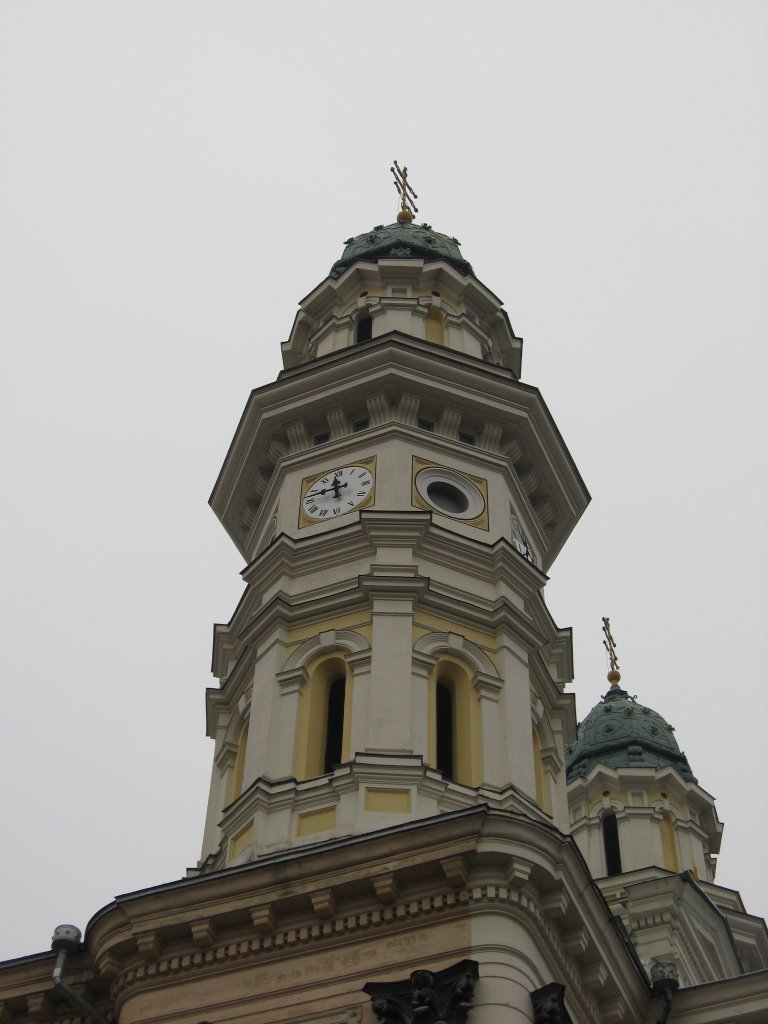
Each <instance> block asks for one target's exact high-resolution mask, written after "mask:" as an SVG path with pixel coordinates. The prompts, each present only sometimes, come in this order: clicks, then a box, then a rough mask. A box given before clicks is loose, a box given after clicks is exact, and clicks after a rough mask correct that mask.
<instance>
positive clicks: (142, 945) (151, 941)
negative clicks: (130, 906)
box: [135, 932, 163, 960]
mask: <svg viewBox="0 0 768 1024" xmlns="http://www.w3.org/2000/svg"><path fill="white" fill-rule="evenodd" d="M135 938H136V948H137V949H138V951H139V956H140V957H142V958H143V959H144V960H156V959H157V958H158V957H159V956H160V951H161V949H162V948H163V944H162V943H161V941H160V936H159V935H158V934H157V932H139V934H138V935H136V936H135Z"/></svg>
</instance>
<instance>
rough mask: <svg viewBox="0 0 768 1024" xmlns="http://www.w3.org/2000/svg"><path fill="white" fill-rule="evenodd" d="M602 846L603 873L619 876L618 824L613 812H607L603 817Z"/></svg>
mask: <svg viewBox="0 0 768 1024" xmlns="http://www.w3.org/2000/svg"><path fill="white" fill-rule="evenodd" d="M603 846H604V847H605V873H606V874H607V875H620V874H621V850H620V849H619V823H618V822H617V820H616V815H615V814H614V813H613V811H608V812H607V813H606V814H604V815H603Z"/></svg>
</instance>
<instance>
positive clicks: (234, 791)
mask: <svg viewBox="0 0 768 1024" xmlns="http://www.w3.org/2000/svg"><path fill="white" fill-rule="evenodd" d="M247 746H248V723H247V722H246V723H245V725H244V726H243V728H242V729H241V730H240V736H239V737H238V740H237V753H236V754H235V769H234V771H233V772H232V786H231V793H230V797H229V799H230V800H236V799H237V797H239V796H240V794H241V793H242V791H243V773H244V771H245V751H246V748H247Z"/></svg>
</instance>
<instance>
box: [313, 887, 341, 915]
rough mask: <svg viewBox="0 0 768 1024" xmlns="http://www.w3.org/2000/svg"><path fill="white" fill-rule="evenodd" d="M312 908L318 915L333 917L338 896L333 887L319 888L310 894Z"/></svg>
mask: <svg viewBox="0 0 768 1024" xmlns="http://www.w3.org/2000/svg"><path fill="white" fill-rule="evenodd" d="M309 898H310V900H311V901H312V909H313V910H314V912H315V913H316V914H317V915H318V917H326V918H327V917H333V915H334V914H335V913H336V897H335V895H334V893H333V889H330V888H329V889H319V890H318V891H317V892H313V893H310V894H309Z"/></svg>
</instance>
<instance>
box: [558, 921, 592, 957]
mask: <svg viewBox="0 0 768 1024" xmlns="http://www.w3.org/2000/svg"><path fill="white" fill-rule="evenodd" d="M561 937H562V940H563V949H564V950H565V952H566V953H567V954H568V956H572V957H578V956H584V954H585V953H586V951H587V948H588V947H589V939H588V938H587V933H586V931H585V930H584V928H582V927H580V926H578V927H576V928H569V929H568V930H567V931H565V932H563V934H562V936H561Z"/></svg>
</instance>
